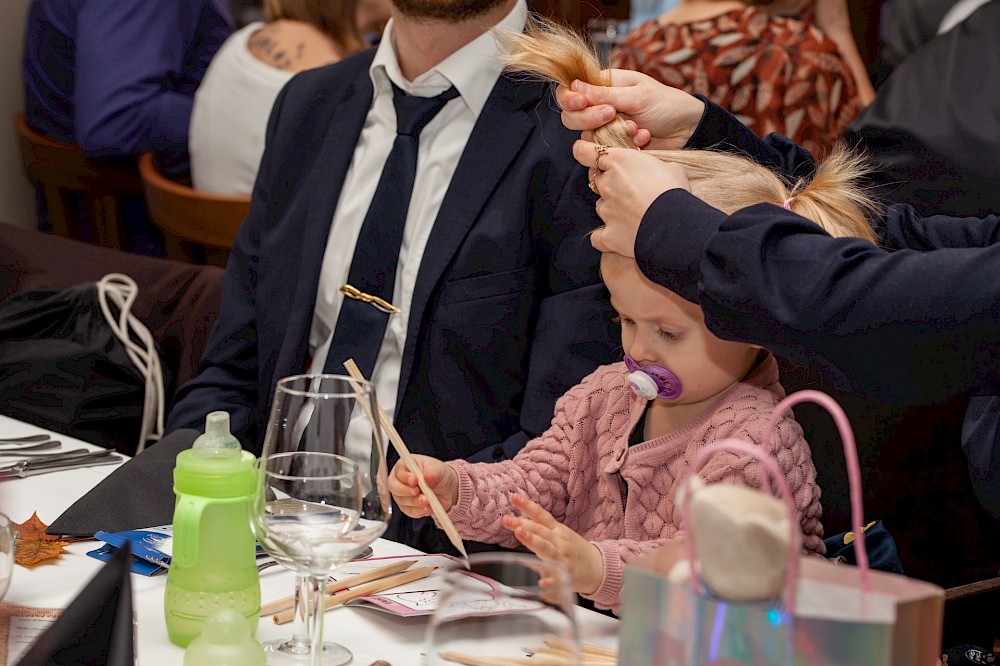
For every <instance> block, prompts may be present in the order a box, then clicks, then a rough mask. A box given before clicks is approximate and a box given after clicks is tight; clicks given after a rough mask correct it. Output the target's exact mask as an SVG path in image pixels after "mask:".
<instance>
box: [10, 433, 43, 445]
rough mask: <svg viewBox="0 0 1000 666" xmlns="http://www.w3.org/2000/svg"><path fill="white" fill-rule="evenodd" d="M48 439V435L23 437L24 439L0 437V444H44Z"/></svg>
mask: <svg viewBox="0 0 1000 666" xmlns="http://www.w3.org/2000/svg"><path fill="white" fill-rule="evenodd" d="M47 439H49V436H48V435H25V436H24V437H0V444H27V443H30V442H44V441H45V440H47Z"/></svg>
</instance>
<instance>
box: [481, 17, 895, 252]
mask: <svg viewBox="0 0 1000 666" xmlns="http://www.w3.org/2000/svg"><path fill="white" fill-rule="evenodd" d="M499 38H500V41H501V44H502V45H503V47H504V50H505V54H504V55H503V56H502V58H503V63H504V68H505V69H506V70H507V71H508V72H513V73H520V74H525V75H530V76H531V77H533V78H538V79H542V80H544V81H548V82H551V83H556V84H558V85H563V86H569V85H570V84H571V83H572V82H573V81H574V80H577V79H578V80H580V81H585V82H587V83H590V84H593V85H598V86H607V85H610V81H609V80H608V77H607V73H606V72H605V71H604V70H603V69H602V68H601V62H600V60H599V59H598V57H597V55H596V53H595V52H594V49H593V48H592V46H591V45H590V44H589V43H588V42H586V41H584V38H583V37H581V36H580V35H579V34H578V33H576V32H575V31H573V30H572V29H571V28H568V27H566V26H562V25H559V24H557V23H554V22H552V21H549V20H546V19H541V18H537V17H529V19H528V24H527V27H526V28H525V31H524V32H523V33H514V32H504V33H501V34H500V37H499ZM594 142H595V143H598V144H603V145H606V146H611V147H615V148H628V149H633V148H634V147H635V146H634V144H633V143H632V136H631V135H630V134H629V131H628V127H627V126H626V124H625V121H624V119H623V118H622V117H621V115H618V116H617V117H616V118H615V119H614V120H613V121H611V122H610V123H608V124H607V125H604V126H603V127H599V128H597V129H596V130H594ZM644 152H646V153H648V154H650V155H653V156H655V157H658V158H659V159H661V160H663V161H664V162H674V163H676V164H679V165H680V166H682V167H684V170H685V171H686V172H687V176H688V180H689V182H690V183H691V192H692V193H693V194H694V195H695V196H697V197H698V198H700V199H702V200H704V201H705V202H706V203H709V204H711V205H712V206H714V207H716V208H718V209H719V210H721V211H723V212H725V213H733V212H735V211H737V210H739V209H741V208H746V207H747V206H752V205H755V204H759V203H773V204H775V205H778V206H784V207H786V208H788V209H789V210H792V211H794V212H796V213H798V214H799V215H801V216H802V217H805V218H807V219H809V220H812V221H813V222H815V223H816V224H818V225H819V226H821V227H822V228H823V229H824V230H825V231H826V232H827V233H829V234H830V235H831V236H837V237H844V236H849V237H854V238H862V239H864V240H867V241H869V242H871V243H873V244H876V245H877V244H878V238H877V236H876V234H875V231H874V230H873V229H872V226H871V223H870V222H869V221H868V216H869V215H870V214H873V213H875V212H876V211H877V205H876V204H875V203H874V202H873V201H872V200H871V199H870V198H869V197H868V196H867V195H866V194H865V190H864V187H863V186H862V182H863V180H864V178H865V177H866V176H867V175H868V174H869V173H870V172H871V167H870V166H869V164H868V163H867V161H866V160H865V158H864V157H863V156H862V155H860V154H858V153H854V152H851V151H849V150H847V149H845V148H844V147H843V146H837V147H836V148H834V150H833V151H832V152H831V153H830V154H829V155H828V156H827V157H826V158H825V159H824V160H823V161H822V162H820V164H819V166H818V167H817V168H816V172H815V174H814V175H813V177H812V178H811V179H805V178H802V179H799V180H798V181H796V182H795V183H792V184H789V183H787V182H785V181H784V180H783V179H782V178H780V177H779V176H778V175H777V174H775V173H774V172H773V171H771V170H770V169H768V168H767V167H764V166H762V165H760V164H757V163H756V162H754V161H752V160H750V159H748V158H746V157H744V156H741V155H736V154H733V153H724V152H717V151H708V150H646V151H644Z"/></svg>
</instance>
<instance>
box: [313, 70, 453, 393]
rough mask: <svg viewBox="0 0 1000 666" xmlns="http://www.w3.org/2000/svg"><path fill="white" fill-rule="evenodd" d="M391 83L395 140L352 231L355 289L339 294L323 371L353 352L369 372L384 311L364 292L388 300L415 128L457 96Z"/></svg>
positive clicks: (412, 170) (412, 166) (336, 369)
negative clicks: (418, 92) (412, 91)
mask: <svg viewBox="0 0 1000 666" xmlns="http://www.w3.org/2000/svg"><path fill="white" fill-rule="evenodd" d="M392 89H393V97H392V102H393V105H394V106H395V107H396V140H395V141H394V142H393V144H392V151H391V152H390V153H389V158H388V159H387V160H386V162H385V166H384V167H383V168H382V176H381V178H379V181H378V187H377V188H376V190H375V196H374V197H373V198H372V203H371V205H370V206H369V207H368V214H367V215H365V221H364V223H363V224H362V225H361V231H360V233H359V234H358V243H357V246H356V247H355V248H354V257H353V259H352V260H351V270H350V273H349V274H348V276H347V284H348V285H350V286H351V287H353V288H354V290H356V291H355V293H354V295H355V297H350V296H348V295H345V297H344V302H343V305H341V306H340V316H339V317H338V318H337V327H336V329H335V330H334V333H333V340H332V342H331V343H330V350H329V352H328V353H327V357H326V363H325V364H324V366H323V372H330V373H336V374H345V373H344V361H346V360H347V359H349V358H353V359H354V361H355V363H357V364H358V369H360V370H361V373H362V374H363V375H364V376H365V377H369V378H370V377H371V375H372V370H373V369H374V368H375V359H376V358H377V357H378V352H379V349H380V348H381V346H382V338H383V337H384V336H385V327H386V324H388V322H389V313H388V312H387V311H386V310H385V309H384V308H382V307H379V306H378V305H376V304H374V303H372V302H368V301H370V300H371V299H370V298H368V299H366V298H365V297H366V296H367V297H375V298H378V299H381V300H382V301H384V302H385V303H386V304H391V303H392V292H393V288H394V286H395V283H396V265H397V264H398V263H399V247H400V245H401V244H402V242H403V229H404V227H405V226H406V212H407V210H408V209H409V207H410V196H411V195H412V194H413V180H414V178H415V177H416V173H417V148H418V145H419V139H420V132H421V130H423V129H424V127H425V126H426V125H427V123H429V122H430V121H431V119H433V118H434V116H436V115H437V114H438V112H439V111H440V110H441V109H443V108H444V106H445V104H447V103H448V102H449V101H450V100H452V99H454V98H456V97H458V91H457V90H456V89H455V88H454V86H452V87H451V88H449V89H448V90H446V91H444V92H443V93H441V94H440V95H438V96H437V97H413V96H411V95H407V94H406V93H404V92H403V91H402V90H400V89H399V88H397V87H396V85H395V84H393V86H392ZM346 286H347V285H345V287H346ZM357 292H360V293H357ZM358 296H360V298H358Z"/></svg>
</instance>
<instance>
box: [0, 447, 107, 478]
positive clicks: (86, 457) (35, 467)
mask: <svg viewBox="0 0 1000 666" xmlns="http://www.w3.org/2000/svg"><path fill="white" fill-rule="evenodd" d="M120 462H122V457H121V456H119V455H117V454H116V453H115V452H114V451H95V452H88V453H85V454H80V455H76V454H74V455H71V456H58V457H55V456H53V457H48V458H39V459H36V460H19V461H17V462H16V463H14V464H13V465H10V466H8V467H5V468H3V469H0V481H4V480H7V479H23V478H24V477H27V476H34V475H35V474H47V473H49V472H61V471H63V470H67V469H75V468H78V467H95V466H97V465H117V464H118V463H120Z"/></svg>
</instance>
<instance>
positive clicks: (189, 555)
mask: <svg viewBox="0 0 1000 666" xmlns="http://www.w3.org/2000/svg"><path fill="white" fill-rule="evenodd" d="M253 462H254V457H253V455H252V454H251V453H249V452H248V451H244V450H243V449H242V447H241V446H240V443H239V442H238V441H237V440H236V438H235V437H233V436H232V435H231V434H230V432H229V414H228V413H227V412H212V413H211V414H209V415H208V416H207V417H206V419H205V434H204V435H201V436H200V437H198V439H196V440H195V442H194V445H193V446H192V447H191V448H190V449H189V450H187V451H181V452H180V453H179V454H178V455H177V462H176V464H175V466H174V493H175V494H176V495H177V504H176V505H175V506H174V540H173V552H172V554H171V559H170V569H169V571H168V572H167V589H166V594H165V595H164V599H163V606H164V611H165V614H166V620H167V634H168V636H169V637H170V641H171V642H172V643H174V644H175V645H179V646H181V647H187V645H188V644H189V643H190V642H191V641H192V640H194V639H195V638H197V637H198V636H199V635H200V634H201V630H202V625H203V624H204V622H205V619H206V618H207V617H208V616H209V615H210V614H211V613H212V611H214V610H216V609H218V608H232V609H234V610H236V611H237V612H239V613H240V614H241V615H243V616H244V617H245V618H246V619H247V621H248V622H249V624H250V630H251V632H252V633H256V630H257V621H258V619H259V616H260V578H259V576H258V575H257V565H256V552H255V550H256V541H255V540H254V536H253V533H252V532H251V531H250V516H249V504H250V495H251V493H252V492H253V482H254V474H253Z"/></svg>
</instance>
